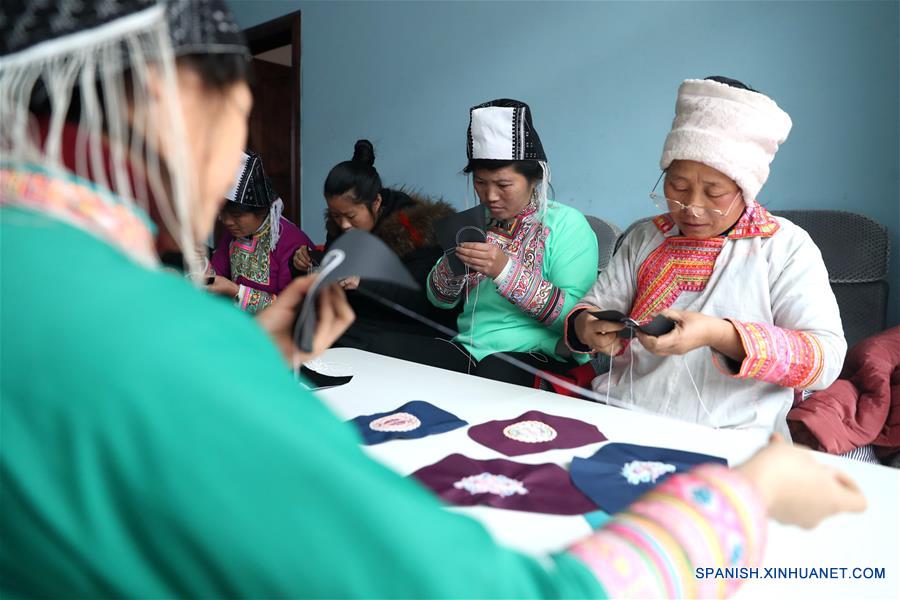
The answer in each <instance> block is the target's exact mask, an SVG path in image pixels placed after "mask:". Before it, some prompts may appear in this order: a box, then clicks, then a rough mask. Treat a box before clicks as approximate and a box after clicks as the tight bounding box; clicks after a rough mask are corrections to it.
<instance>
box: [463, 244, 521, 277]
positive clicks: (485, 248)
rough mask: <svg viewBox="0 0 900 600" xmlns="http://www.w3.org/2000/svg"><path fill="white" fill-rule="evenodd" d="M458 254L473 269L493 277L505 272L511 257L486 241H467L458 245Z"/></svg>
mask: <svg viewBox="0 0 900 600" xmlns="http://www.w3.org/2000/svg"><path fill="white" fill-rule="evenodd" d="M456 256H458V257H459V260H461V261H462V262H463V263H464V264H465V265H466V266H468V267H469V268H470V269H472V270H473V271H476V272H478V273H482V274H483V275H487V276H488V277H490V278H491V279H493V278H495V277H497V275H499V274H500V273H502V272H503V267H505V266H506V263H507V262H509V257H508V256H507V255H506V253H505V252H503V250H502V249H501V248H500V247H499V246H497V245H495V244H488V243H484V242H465V243H462V244H460V245H459V246H457V247H456Z"/></svg>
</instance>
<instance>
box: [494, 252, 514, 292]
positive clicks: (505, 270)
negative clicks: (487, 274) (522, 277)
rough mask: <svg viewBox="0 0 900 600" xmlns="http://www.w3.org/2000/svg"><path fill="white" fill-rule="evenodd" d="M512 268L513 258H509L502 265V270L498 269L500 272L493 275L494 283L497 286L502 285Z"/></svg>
mask: <svg viewBox="0 0 900 600" xmlns="http://www.w3.org/2000/svg"><path fill="white" fill-rule="evenodd" d="M512 269H513V259H512V258H510V259H509V260H508V261H506V264H505V265H504V266H503V270H502V271H500V273H499V274H498V275H497V276H496V277H494V283H496V284H497V286H498V287H499V286H501V285H503V282H504V281H505V280H506V278H507V276H509V273H510V272H511V271H512Z"/></svg>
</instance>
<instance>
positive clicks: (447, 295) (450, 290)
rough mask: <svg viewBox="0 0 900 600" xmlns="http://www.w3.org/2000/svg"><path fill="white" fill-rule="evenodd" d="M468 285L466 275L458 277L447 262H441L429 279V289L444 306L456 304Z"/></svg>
mask: <svg viewBox="0 0 900 600" xmlns="http://www.w3.org/2000/svg"><path fill="white" fill-rule="evenodd" d="M465 284H466V278H465V276H464V275H456V274H454V273H453V269H451V268H450V263H449V262H448V261H447V260H441V261H440V262H438V264H437V266H436V267H435V268H434V270H433V271H432V272H431V274H430V276H429V277H428V287H430V288H431V293H432V294H434V297H435V299H436V300H437V301H438V302H441V303H443V304H454V303H456V299H457V298H459V295H460V293H461V292H462V289H463V286H465Z"/></svg>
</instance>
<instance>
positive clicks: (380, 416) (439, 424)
mask: <svg viewBox="0 0 900 600" xmlns="http://www.w3.org/2000/svg"><path fill="white" fill-rule="evenodd" d="M348 422H349V423H352V424H353V425H355V426H356V428H357V429H358V430H359V433H360V434H361V435H362V438H363V443H364V444H367V445H373V444H380V443H382V442H389V441H391V440H412V439H418V438H423V437H427V436H429V435H435V434H438V433H444V432H446V431H452V430H454V429H458V428H460V427H464V426H466V425H468V423H466V422H465V421H463V420H462V419H460V418H459V417H457V416H456V415H454V414H452V413H449V412H447V411H445V410H441V409H440V408H438V407H437V406H435V405H433V404H429V403H428V402H424V401H422V400H413V401H412V402H407V403H406V404H404V405H403V406H401V407H399V408H397V409H395V410H392V411H388V412H383V413H376V414H374V415H363V416H360V417H356V418H355V419H353V420H352V421H348Z"/></svg>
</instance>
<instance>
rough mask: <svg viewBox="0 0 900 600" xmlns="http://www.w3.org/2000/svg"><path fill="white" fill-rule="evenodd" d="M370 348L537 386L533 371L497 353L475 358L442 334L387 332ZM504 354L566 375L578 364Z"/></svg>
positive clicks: (532, 355)
mask: <svg viewBox="0 0 900 600" xmlns="http://www.w3.org/2000/svg"><path fill="white" fill-rule="evenodd" d="M371 351H372V352H375V353H376V354H381V355H384V356H390V357H393V358H399V359H401V360H408V361H410V362H414V363H419V364H422V365H428V366H431V367H438V368H440V369H447V370H448V371H456V372H457V373H466V372H468V373H469V374H470V375H475V376H477V377H483V378H485V379H492V380H494V381H502V382H504V383H511V384H513V385H521V386H524V387H530V388H533V387H534V380H535V376H534V375H532V374H531V373H529V372H527V371H523V370H522V369H520V368H519V367H516V366H515V365H511V364H509V363H508V362H506V361H504V360H503V359H502V358H499V357H497V356H496V355H494V354H490V355H488V356H485V357H484V358H483V359H482V360H481V361H475V359H474V358H472V357H471V356H470V355H469V353H468V352H467V351H466V350H465V348H464V347H463V346H462V344H457V343H453V342H450V341H449V340H447V339H445V338H443V337H441V338H439V337H433V336H419V335H410V334H405V333H392V332H384V333H383V334H382V335H381V336H380V337H379V338H378V340H377V342H376V343H375V344H373V346H372V348H371ZM504 354H506V355H508V356H511V357H513V358H515V359H518V360H520V361H522V362H524V363H525V364H527V365H530V366H532V367H534V368H536V369H539V370H541V371H548V372H550V373H553V374H555V375H562V374H565V373H566V372H567V371H569V370H570V369H574V368H575V367H577V366H578V363H576V362H575V361H565V362H560V361H558V360H556V359H555V358H553V357H551V356H546V355H545V354H542V353H540V352H505V353H504ZM470 360H471V361H472V362H471V363H470Z"/></svg>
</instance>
